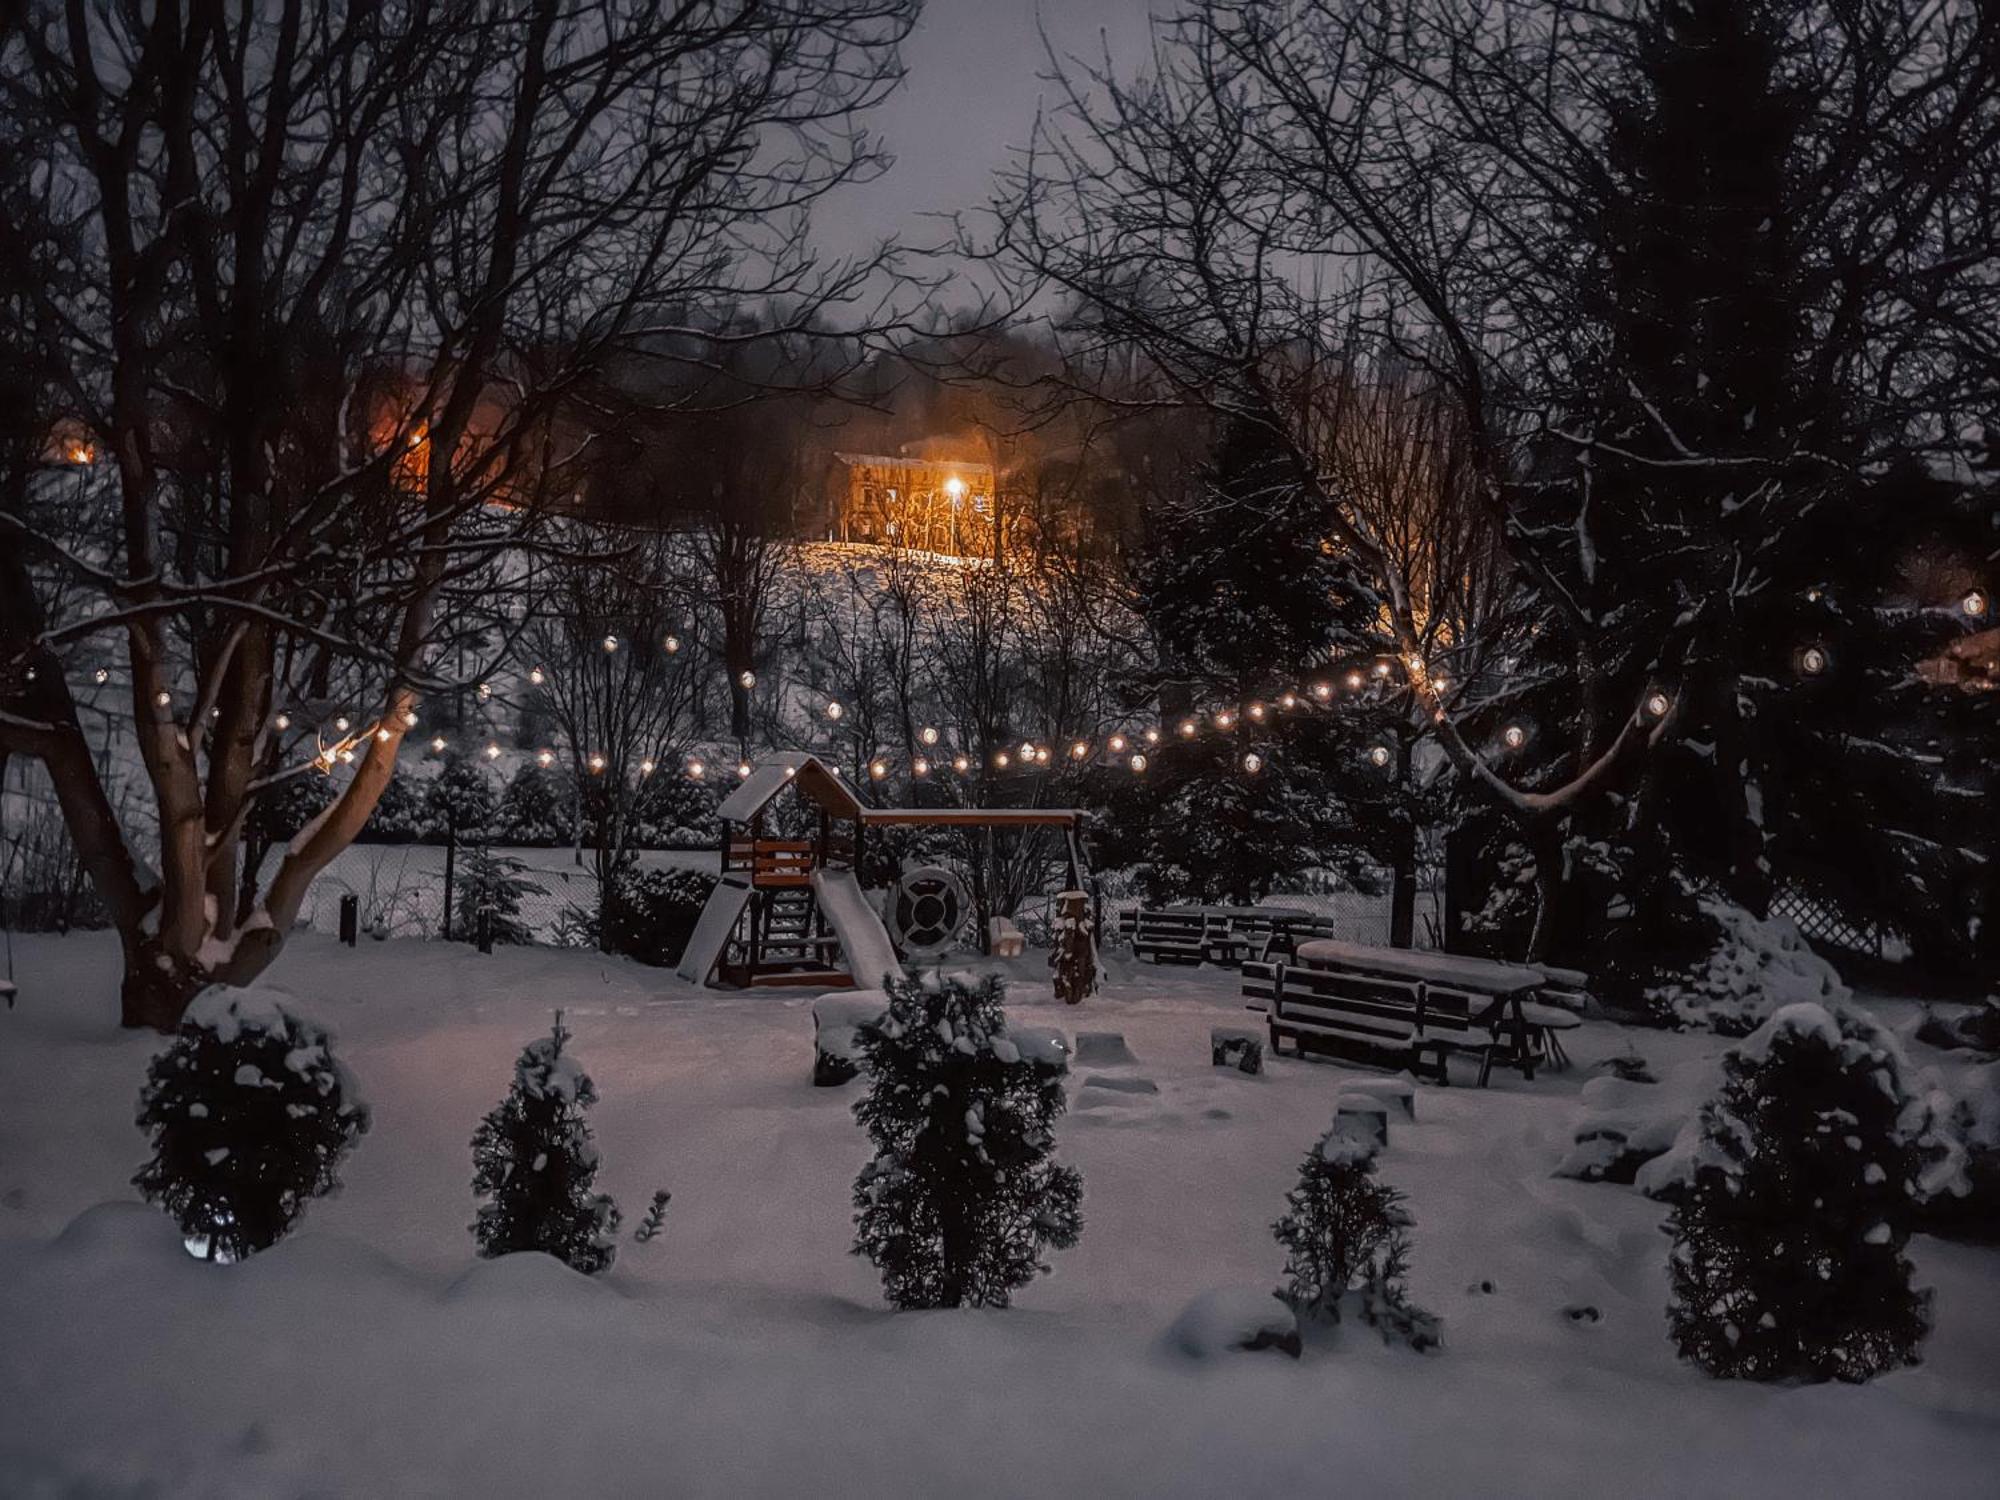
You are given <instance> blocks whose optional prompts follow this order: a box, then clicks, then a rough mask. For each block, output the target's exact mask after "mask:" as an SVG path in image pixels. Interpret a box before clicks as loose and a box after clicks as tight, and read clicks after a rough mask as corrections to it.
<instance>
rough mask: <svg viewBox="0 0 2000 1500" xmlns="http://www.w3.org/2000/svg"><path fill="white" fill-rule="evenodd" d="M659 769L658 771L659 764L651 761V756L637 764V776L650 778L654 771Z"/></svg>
mask: <svg viewBox="0 0 2000 1500" xmlns="http://www.w3.org/2000/svg"><path fill="white" fill-rule="evenodd" d="M659 769H660V767H659V763H658V762H657V761H655V760H653V758H652V757H651V756H648V757H647V758H646V759H645V760H642V761H640V762H639V774H640V775H641V776H651V775H652V774H653V773H654V772H655V771H657V770H659Z"/></svg>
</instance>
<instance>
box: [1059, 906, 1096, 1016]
mask: <svg viewBox="0 0 2000 1500" xmlns="http://www.w3.org/2000/svg"><path fill="white" fill-rule="evenodd" d="M1054 936H1055V941H1054V943H1053V944H1052V945H1051V947H1050V950H1049V968H1050V969H1052V970H1054V973H1055V990H1056V998H1057V999H1058V1000H1060V1001H1062V1002H1063V1003H1064V1004H1066V1005H1081V1004H1082V1003H1083V1001H1084V997H1085V996H1087V995H1093V994H1095V993H1096V992H1097V951H1096V945H1095V944H1094V943H1093V942H1092V940H1091V939H1092V932H1091V921H1090V897H1089V896H1087V895H1085V894H1084V893H1083V892H1082V891H1064V892H1062V893H1061V894H1060V895H1058V896H1057V897H1056V915H1055V933H1054Z"/></svg>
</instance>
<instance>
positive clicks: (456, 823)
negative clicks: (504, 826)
mask: <svg viewBox="0 0 2000 1500" xmlns="http://www.w3.org/2000/svg"><path fill="white" fill-rule="evenodd" d="M424 810H425V812H426V813H427V814H428V816H429V819H430V823H431V827H432V828H433V829H434V830H435V831H436V834H437V836H439V837H445V836H447V835H450V836H453V837H455V838H458V839H463V840H477V839H480V838H482V837H484V835H485V834H486V832H487V830H488V829H490V828H491V827H492V826H493V822H494V817H495V814H496V813H497V812H498V808H497V806H496V804H495V803H494V800H493V782H492V779H491V778H490V777H488V776H487V774H486V772H485V771H484V770H482V769H481V768H480V767H479V766H478V765H476V764H474V763H473V762H471V761H468V760H457V759H453V760H451V761H448V762H447V763H446V765H445V768H444V769H443V770H442V771H440V772H438V774H437V775H436V777H434V778H433V779H432V781H431V784H430V786H429V787H428V788H427V789H426V790H425V792H424Z"/></svg>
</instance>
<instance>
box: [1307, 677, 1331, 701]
mask: <svg viewBox="0 0 2000 1500" xmlns="http://www.w3.org/2000/svg"><path fill="white" fill-rule="evenodd" d="M1312 695H1313V696H1314V697H1315V698H1317V699H1319V701H1320V702H1322V703H1324V702H1326V700H1327V699H1329V698H1331V697H1332V696H1333V684H1332V683H1330V682H1315V683H1314V684H1313V685H1312Z"/></svg>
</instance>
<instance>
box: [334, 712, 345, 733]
mask: <svg viewBox="0 0 2000 1500" xmlns="http://www.w3.org/2000/svg"><path fill="white" fill-rule="evenodd" d="M347 726H348V719H347V715H346V714H342V715H341V716H340V717H339V718H337V719H335V720H334V721H333V727H334V728H335V729H338V730H339V731H340V732H341V733H342V734H345V733H347Z"/></svg>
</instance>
